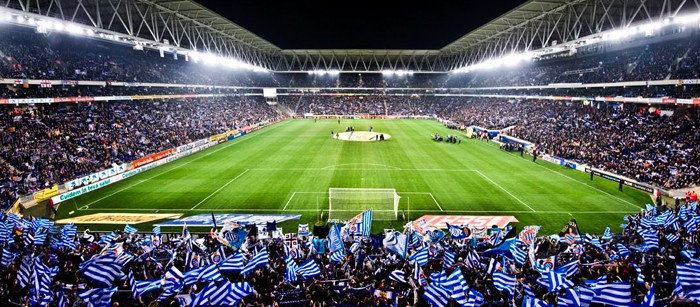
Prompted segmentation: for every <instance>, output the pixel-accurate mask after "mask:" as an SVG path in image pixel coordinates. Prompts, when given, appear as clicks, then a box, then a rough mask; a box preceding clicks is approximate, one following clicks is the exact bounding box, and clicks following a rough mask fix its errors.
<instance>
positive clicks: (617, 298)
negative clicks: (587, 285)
mask: <svg viewBox="0 0 700 307" xmlns="http://www.w3.org/2000/svg"><path fill="white" fill-rule="evenodd" d="M595 292H596V295H595V296H594V297H593V300H592V301H591V302H592V303H600V304H608V305H610V306H620V307H626V306H630V304H631V303H632V287H631V285H630V283H629V282H626V281H621V282H616V283H609V284H602V285H599V286H598V287H597V288H596V289H595Z"/></svg>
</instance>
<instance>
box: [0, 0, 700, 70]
mask: <svg viewBox="0 0 700 307" xmlns="http://www.w3.org/2000/svg"><path fill="white" fill-rule="evenodd" d="M1 7H6V8H9V9H11V10H12V11H13V12H14V11H17V12H19V11H21V12H24V14H26V15H31V16H48V17H53V18H59V19H62V20H65V21H71V22H77V23H82V24H85V25H89V26H91V27H94V28H97V29H101V30H105V31H110V32H112V33H120V34H125V35H128V36H129V37H133V38H138V39H146V40H150V41H155V42H159V43H163V42H164V41H165V40H167V41H168V42H169V43H170V44H172V45H174V46H177V47H180V48H187V49H195V50H199V51H204V52H211V53H215V54H220V55H223V56H227V57H231V58H236V59H239V60H241V61H243V62H245V63H249V64H252V65H255V66H258V67H264V68H266V69H270V70H274V71H310V70H339V71H384V70H412V71H417V72H446V71H452V70H454V69H457V68H460V67H464V66H466V65H470V64H474V63H478V62H482V61H484V60H487V59H490V58H495V57H500V56H504V55H508V54H510V53H512V52H515V51H525V50H528V51H530V50H536V49H540V48H543V47H547V46H552V45H554V41H556V42H557V43H558V44H561V43H565V42H571V41H575V40H577V39H580V38H582V37H585V36H587V35H591V34H595V33H599V32H601V31H605V30H610V29H621V28H626V27H628V26H629V25H631V24H632V23H634V22H638V21H659V20H663V19H666V18H673V17H675V16H676V15H677V14H679V13H686V12H692V13H698V12H700V6H696V5H695V2H694V1H687V0H657V1H648V0H530V1H528V2H526V3H524V4H522V5H520V6H518V7H516V8H514V9H513V10H511V11H509V12H507V13H505V14H503V15H502V16H500V17H498V18H496V19H494V20H492V21H491V22H489V23H486V24H484V25H483V26H481V27H479V28H477V29H476V30H474V31H471V32H470V33H468V34H466V35H464V36H463V37H461V38H459V39H458V40H456V41H454V42H452V43H450V44H449V45H447V46H445V47H444V48H442V49H440V50H348V49H343V50H282V49H281V48H279V47H278V46H276V45H274V44H272V43H270V42H269V41H267V40H265V39H263V38H261V37H259V36H257V35H255V34H254V33H252V32H250V31H248V30H246V29H244V28H243V27H241V26H239V25H237V24H236V23H234V22H232V21H230V20H228V19H226V18H224V17H222V16H221V15H219V14H217V13H215V12H212V11H211V10H209V9H207V8H205V7H204V6H202V5H200V4H198V3H196V2H195V1H192V0H132V1H123V0H84V1H75V0H35V1H24V0H0V8H1ZM128 41H131V40H128Z"/></svg>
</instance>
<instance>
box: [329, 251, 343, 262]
mask: <svg viewBox="0 0 700 307" xmlns="http://www.w3.org/2000/svg"><path fill="white" fill-rule="evenodd" d="M330 258H331V262H342V261H343V259H345V250H344V249H339V250H337V251H335V252H333V253H332V254H331V257H330Z"/></svg>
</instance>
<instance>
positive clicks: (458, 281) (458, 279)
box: [441, 268, 467, 291]
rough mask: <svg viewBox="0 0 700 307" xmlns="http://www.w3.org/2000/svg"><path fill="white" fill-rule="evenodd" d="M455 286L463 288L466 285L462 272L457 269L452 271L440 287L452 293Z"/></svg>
mask: <svg viewBox="0 0 700 307" xmlns="http://www.w3.org/2000/svg"><path fill="white" fill-rule="evenodd" d="M457 285H463V286H464V287H466V285H467V281H466V280H465V279H464V275H462V271H461V270H460V269H459V268H458V269H456V270H454V271H453V272H452V274H450V276H448V277H447V279H446V280H445V282H444V283H442V285H441V286H443V287H445V289H448V290H450V291H452V289H454V288H455V287H456V286H457Z"/></svg>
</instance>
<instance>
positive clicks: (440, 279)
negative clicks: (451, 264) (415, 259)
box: [430, 270, 447, 285]
mask: <svg viewBox="0 0 700 307" xmlns="http://www.w3.org/2000/svg"><path fill="white" fill-rule="evenodd" d="M430 281H431V282H432V283H434V284H438V285H442V284H443V283H445V281H447V273H445V270H442V271H440V272H435V273H432V274H430Z"/></svg>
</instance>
